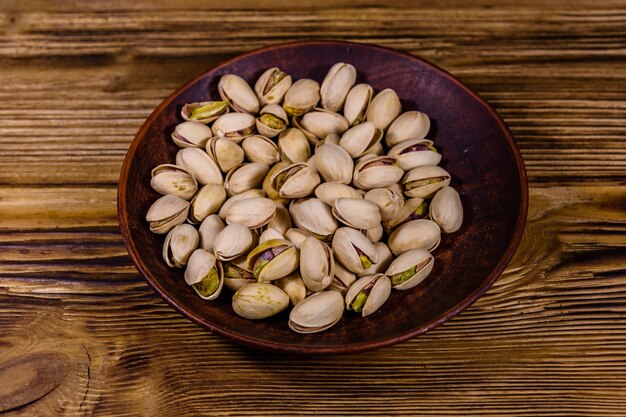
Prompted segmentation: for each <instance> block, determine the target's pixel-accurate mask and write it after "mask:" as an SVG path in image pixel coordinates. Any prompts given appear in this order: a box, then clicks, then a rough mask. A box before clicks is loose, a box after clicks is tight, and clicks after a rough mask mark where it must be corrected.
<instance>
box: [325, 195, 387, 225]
mask: <svg viewBox="0 0 626 417" xmlns="http://www.w3.org/2000/svg"><path fill="white" fill-rule="evenodd" d="M332 213H333V216H335V217H336V218H337V220H339V221H340V222H342V223H343V224H345V225H347V226H350V227H353V228H355V229H364V230H367V229H373V228H375V227H376V226H380V222H381V218H380V211H379V210H378V206H377V205H376V204H374V203H372V202H371V201H369V200H365V199H363V198H360V197H359V198H345V197H342V198H338V199H337V200H335V205H334V207H333V210H332Z"/></svg>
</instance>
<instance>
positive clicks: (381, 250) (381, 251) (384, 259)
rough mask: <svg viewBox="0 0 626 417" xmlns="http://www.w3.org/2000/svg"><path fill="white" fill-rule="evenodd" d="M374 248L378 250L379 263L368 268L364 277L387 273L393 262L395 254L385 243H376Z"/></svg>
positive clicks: (364, 272) (363, 274)
mask: <svg viewBox="0 0 626 417" xmlns="http://www.w3.org/2000/svg"><path fill="white" fill-rule="evenodd" d="M374 247H375V248H376V252H378V262H376V263H375V264H372V266H370V267H369V268H367V269H366V270H365V271H363V273H362V274H361V275H362V276H365V275H372V274H382V273H383V272H385V270H386V269H387V267H389V264H391V261H393V254H392V253H391V250H389V246H387V244H386V243H383V242H375V243H374Z"/></svg>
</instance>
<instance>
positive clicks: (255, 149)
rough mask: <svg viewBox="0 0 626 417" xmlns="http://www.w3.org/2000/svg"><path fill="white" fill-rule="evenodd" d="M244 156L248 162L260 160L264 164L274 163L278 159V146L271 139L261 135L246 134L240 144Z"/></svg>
mask: <svg viewBox="0 0 626 417" xmlns="http://www.w3.org/2000/svg"><path fill="white" fill-rule="evenodd" d="M241 146H242V148H243V151H244V152H245V154H246V158H248V161H250V162H260V163H263V164H266V165H274V164H275V163H276V162H278V161H280V154H279V153H278V146H276V143H274V141H272V140H271V139H268V138H266V137H265V136H261V135H252V136H248V137H247V138H245V139H244V140H243V143H242V144H241Z"/></svg>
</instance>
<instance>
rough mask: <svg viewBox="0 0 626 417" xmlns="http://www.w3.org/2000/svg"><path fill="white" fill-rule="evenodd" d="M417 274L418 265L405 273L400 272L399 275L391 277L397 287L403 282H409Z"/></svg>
mask: <svg viewBox="0 0 626 417" xmlns="http://www.w3.org/2000/svg"><path fill="white" fill-rule="evenodd" d="M416 273H417V265H416V266H414V267H413V268H410V269H407V270H406V271H404V272H400V273H398V274H395V275H392V276H391V283H392V284H393V285H394V286H396V285H400V284H402V283H403V282H406V281H408V279H409V278H411V277H412V276H413V275H415V274H416Z"/></svg>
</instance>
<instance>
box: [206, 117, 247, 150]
mask: <svg viewBox="0 0 626 417" xmlns="http://www.w3.org/2000/svg"><path fill="white" fill-rule="evenodd" d="M255 126H256V119H255V118H254V116H252V115H251V114H247V113H227V114H224V115H222V116H220V117H218V118H217V120H216V121H215V122H213V127H212V129H213V133H214V134H215V135H217V136H224V137H226V138H228V139H230V140H232V141H233V142H235V143H240V142H241V141H242V140H244V138H246V137H248V136H250V135H251V134H253V133H254V129H255Z"/></svg>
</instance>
